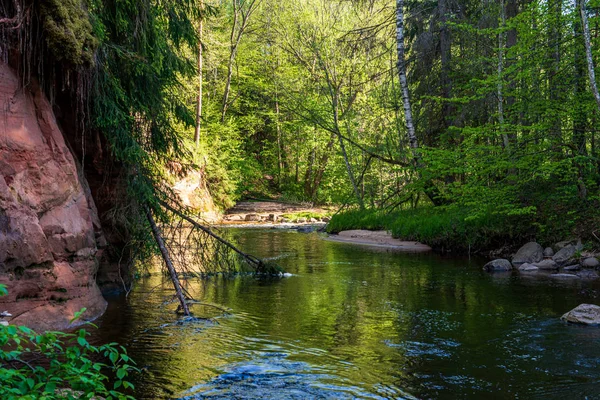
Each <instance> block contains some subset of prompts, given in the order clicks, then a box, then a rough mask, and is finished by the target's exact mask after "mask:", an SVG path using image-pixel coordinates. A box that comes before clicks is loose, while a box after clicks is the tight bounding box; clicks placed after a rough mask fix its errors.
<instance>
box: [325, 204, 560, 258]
mask: <svg viewBox="0 0 600 400" xmlns="http://www.w3.org/2000/svg"><path fill="white" fill-rule="evenodd" d="M349 229H367V230H388V231H390V232H391V233H392V235H393V236H394V237H397V238H400V239H403V240H414V241H419V242H422V243H426V244H428V245H430V246H432V247H434V248H437V249H440V250H446V251H458V252H463V251H464V252H467V251H471V252H476V251H486V250H496V249H498V248H501V247H504V246H506V245H508V246H512V245H514V244H517V245H519V244H522V243H525V242H527V241H528V240H529V239H531V238H537V239H538V240H540V241H541V242H543V243H553V241H554V240H556V237H551V236H548V235H546V236H544V235H543V234H542V233H541V232H540V231H539V229H536V225H535V224H534V219H533V218H532V217H531V216H529V215H526V216H523V215H513V216H510V217H509V216H506V215H504V214H503V213H500V212H497V211H495V210H493V209H490V210H488V211H487V212H485V213H481V212H478V213H477V214H476V215H475V214H473V212H472V210H469V209H466V208H457V207H437V208H434V207H423V208H417V209H405V210H400V211H395V212H385V211H382V210H362V211H361V210H350V211H347V212H344V213H341V214H337V215H335V216H334V217H333V218H332V219H331V221H330V222H329V224H328V225H327V231H328V232H330V233H337V232H340V231H343V230H349ZM552 234H554V232H552Z"/></svg>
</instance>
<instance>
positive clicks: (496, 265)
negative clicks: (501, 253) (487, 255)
mask: <svg viewBox="0 0 600 400" xmlns="http://www.w3.org/2000/svg"><path fill="white" fill-rule="evenodd" d="M512 268H513V267H512V264H511V263H510V261H508V260H506V259H504V258H499V259H497V260H492V261H490V262H489V263H487V264H485V265H484V266H483V269H484V270H485V271H488V272H495V271H510V270H511V269H512Z"/></svg>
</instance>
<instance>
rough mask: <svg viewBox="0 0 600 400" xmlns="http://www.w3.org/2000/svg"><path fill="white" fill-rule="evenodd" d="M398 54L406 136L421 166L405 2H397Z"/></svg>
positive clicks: (414, 156) (417, 162)
mask: <svg viewBox="0 0 600 400" xmlns="http://www.w3.org/2000/svg"><path fill="white" fill-rule="evenodd" d="M396 52H397V53H398V61H397V68H398V76H399V80H400V88H401V90H402V105H403V106H404V121H405V123H406V134H407V136H408V144H409V146H410V148H411V150H412V153H413V159H414V160H415V163H416V165H420V163H421V162H420V156H419V152H418V149H419V142H418V140H417V135H416V133H415V125H414V123H413V117H412V108H411V105H410V96H409V92H408V80H407V79H406V61H405V55H404V52H405V50H404V0H396Z"/></svg>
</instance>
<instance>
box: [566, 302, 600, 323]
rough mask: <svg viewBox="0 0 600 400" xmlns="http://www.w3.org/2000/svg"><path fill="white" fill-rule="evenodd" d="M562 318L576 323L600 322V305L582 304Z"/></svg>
mask: <svg viewBox="0 0 600 400" xmlns="http://www.w3.org/2000/svg"><path fill="white" fill-rule="evenodd" d="M561 319H562V320H564V321H567V322H572V323H576V324H585V325H598V324H600V307H599V306H597V305H594V304H580V305H578V306H577V307H575V308H574V309H572V310H571V311H569V312H568V313H566V314H564V315H563V316H562V317H561Z"/></svg>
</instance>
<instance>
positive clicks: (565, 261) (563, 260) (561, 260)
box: [552, 244, 578, 267]
mask: <svg viewBox="0 0 600 400" xmlns="http://www.w3.org/2000/svg"><path fill="white" fill-rule="evenodd" d="M577 251H578V249H577V246H574V245H572V244H570V245H567V246H565V247H563V248H562V249H560V250H559V251H557V252H556V254H555V255H554V256H553V257H552V260H553V261H554V262H555V263H557V264H558V265H559V266H561V267H562V266H565V265H573V264H576V263H577V260H576V258H575V254H576V253H577Z"/></svg>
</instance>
